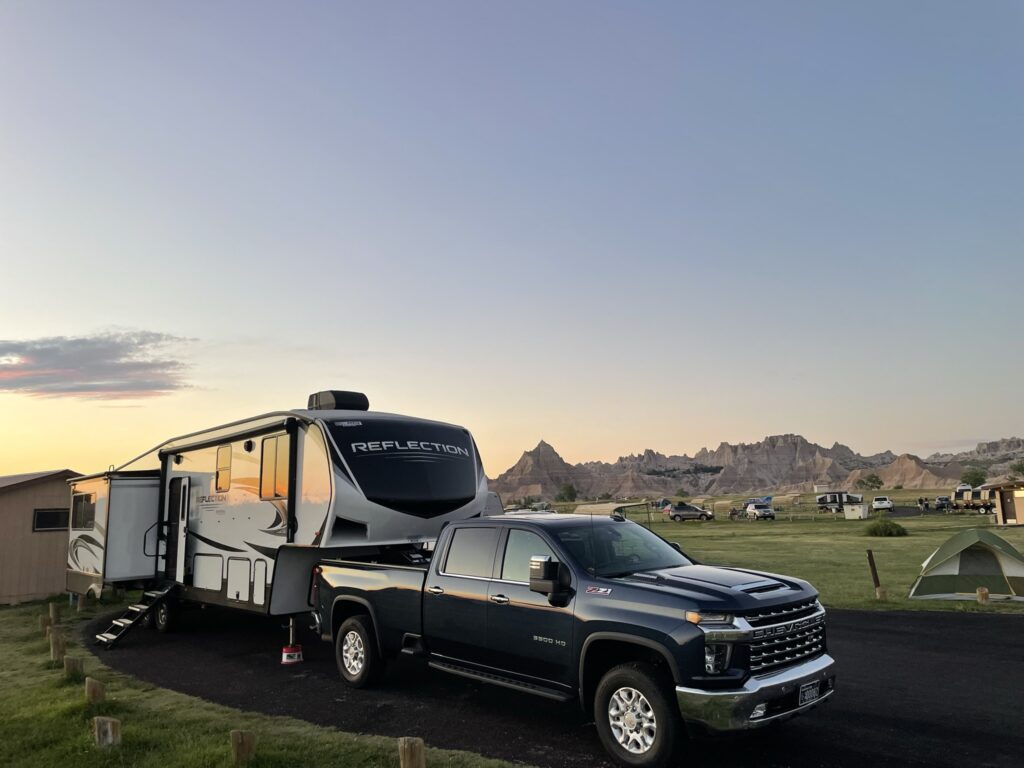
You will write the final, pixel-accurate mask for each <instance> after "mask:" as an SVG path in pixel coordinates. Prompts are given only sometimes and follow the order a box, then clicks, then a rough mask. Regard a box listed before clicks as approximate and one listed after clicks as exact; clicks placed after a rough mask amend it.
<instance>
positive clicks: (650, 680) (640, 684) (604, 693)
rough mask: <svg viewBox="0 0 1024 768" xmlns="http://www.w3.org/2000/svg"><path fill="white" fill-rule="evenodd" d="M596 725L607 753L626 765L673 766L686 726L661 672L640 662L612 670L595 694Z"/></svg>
mask: <svg viewBox="0 0 1024 768" xmlns="http://www.w3.org/2000/svg"><path fill="white" fill-rule="evenodd" d="M594 720H595V723H596V725H597V735H598V736H599V737H600V739H601V744H602V746H604V748H605V751H606V752H608V754H609V755H611V756H612V757H613V758H614V759H615V761H616V762H618V763H619V764H620V765H626V766H632V767H633V768H662V767H663V766H667V765H669V763H670V761H671V760H672V757H673V755H674V754H675V751H676V745H677V742H678V741H679V734H680V730H681V725H682V721H681V719H680V717H679V711H678V709H676V707H675V706H674V703H673V702H672V701H671V700H670V699H669V697H668V695H667V694H666V691H665V686H664V684H663V683H661V682H660V681H659V678H658V675H657V672H656V671H655V670H654V668H653V667H652V666H650V665H649V664H642V663H639V662H634V663H631V664H622V665H620V666H618V667H614V668H613V669H611V670H609V671H608V672H607V673H606V674H605V676H604V677H602V678H601V682H600V683H599V684H598V686H597V691H596V692H595V694H594Z"/></svg>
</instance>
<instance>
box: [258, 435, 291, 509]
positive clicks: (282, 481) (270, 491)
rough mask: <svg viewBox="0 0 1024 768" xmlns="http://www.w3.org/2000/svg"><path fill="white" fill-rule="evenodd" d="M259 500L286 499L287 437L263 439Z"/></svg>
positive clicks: (279, 436)
mask: <svg viewBox="0 0 1024 768" xmlns="http://www.w3.org/2000/svg"><path fill="white" fill-rule="evenodd" d="M260 498H261V499H286V498H288V435H278V436H277V437H266V438H264V439H263V456H262V461H261V465H260Z"/></svg>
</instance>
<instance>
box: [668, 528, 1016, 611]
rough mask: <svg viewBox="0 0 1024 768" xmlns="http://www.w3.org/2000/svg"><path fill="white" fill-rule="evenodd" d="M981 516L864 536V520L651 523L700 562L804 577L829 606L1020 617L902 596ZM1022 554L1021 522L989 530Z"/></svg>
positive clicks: (1012, 607)
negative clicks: (870, 554)
mask: <svg viewBox="0 0 1024 768" xmlns="http://www.w3.org/2000/svg"><path fill="white" fill-rule="evenodd" d="M990 520H991V518H989V517H985V516H980V515H969V516H968V515H930V516H927V517H911V518H898V519H897V522H899V523H900V525H903V526H904V527H905V528H906V529H907V531H908V532H909V534H910V535H909V536H905V537H900V538H875V537H870V536H865V535H864V528H865V526H866V525H867V523H868V522H869V521H867V520H843V519H834V518H833V517H832V516H831V515H827V516H818V517H816V519H814V520H794V521H792V522H790V521H788V520H784V519H779V520H776V521H774V522H769V521H759V522H753V521H745V520H742V521H730V520H728V519H725V520H714V521H712V522H704V523H700V522H696V521H686V522H681V523H672V522H657V523H655V524H654V525H653V529H654V531H655V532H656V533H658V534H659V535H661V536H664V537H665V538H666V539H669V540H670V541H677V542H679V544H680V546H682V548H683V550H684V551H686V552H687V553H689V554H692V555H693V556H694V557H695V558H697V559H698V560H700V561H701V562H705V563H714V564H719V565H731V566H738V567H743V568H754V569H757V570H763V571H771V572H774V573H781V574H787V575H790V576H797V577H799V578H801V579H807V580H808V581H810V582H811V583H812V584H814V586H815V587H817V588H818V590H819V591H820V592H821V598H822V602H823V603H825V604H826V605H827V606H831V607H834V608H888V609H893V608H898V609H901V610H908V609H913V610H933V611H935V610H944V611H949V610H953V611H988V612H1016V613H1021V614H1024V603H1020V602H1017V603H1006V602H1004V603H996V602H992V603H990V604H989V605H987V606H981V605H978V604H976V603H974V602H966V601H953V600H950V601H944V600H909V599H907V594H908V593H909V592H910V588H911V586H913V584H914V581H915V580H916V579H917V577H918V575H919V574H920V572H921V563H923V562H924V561H925V559H927V557H928V556H929V555H930V554H931V553H932V552H934V551H935V549H936V548H937V547H938V546H939V545H940V544H941V543H942V542H943V541H945V540H946V539H948V538H949V537H950V536H952V535H953V534H954V533H957V532H958V531H961V530H963V529H964V528H972V527H976V526H989V527H990V524H989V521H990ZM993 530H994V531H995V532H996V533H997V534H998V535H999V536H1002V537H1003V538H1004V539H1006V540H1007V541H1008V542H1010V543H1011V544H1012V545H1013V546H1014V547H1016V548H1017V549H1018V550H1020V551H1022V552H1024V526H1022V527H1019V528H1003V529H993ZM867 549H872V550H873V551H874V554H875V563H876V565H877V566H878V574H879V578H880V580H881V582H882V586H883V587H885V588H886V589H887V590H888V592H889V599H888V600H887V601H886V602H885V603H879V602H878V601H876V600H875V595H874V587H873V585H872V583H871V576H870V572H869V570H868V564H867V555H866V554H865V550H867Z"/></svg>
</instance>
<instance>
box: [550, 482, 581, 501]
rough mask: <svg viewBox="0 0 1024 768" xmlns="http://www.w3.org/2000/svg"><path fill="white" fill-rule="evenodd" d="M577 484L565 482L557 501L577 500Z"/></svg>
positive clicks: (559, 491)
mask: <svg viewBox="0 0 1024 768" xmlns="http://www.w3.org/2000/svg"><path fill="white" fill-rule="evenodd" d="M576 493H577V491H576V486H575V485H573V484H572V483H563V484H562V487H561V488H559V489H558V495H557V496H555V501H576Z"/></svg>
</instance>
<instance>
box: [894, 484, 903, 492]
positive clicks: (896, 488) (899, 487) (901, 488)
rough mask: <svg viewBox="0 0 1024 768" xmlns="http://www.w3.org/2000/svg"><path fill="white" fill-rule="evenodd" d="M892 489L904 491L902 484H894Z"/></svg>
mask: <svg viewBox="0 0 1024 768" xmlns="http://www.w3.org/2000/svg"><path fill="white" fill-rule="evenodd" d="M892 489H893V490H894V491H902V490H903V486H902V485H894V486H893V487H892Z"/></svg>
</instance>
